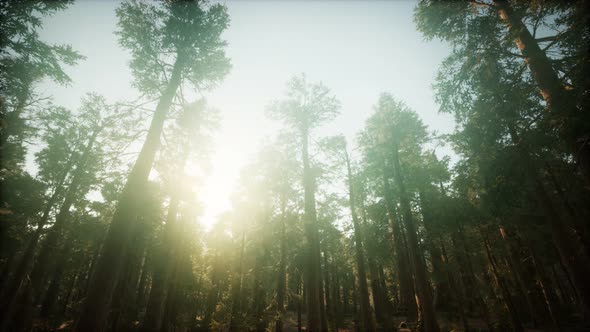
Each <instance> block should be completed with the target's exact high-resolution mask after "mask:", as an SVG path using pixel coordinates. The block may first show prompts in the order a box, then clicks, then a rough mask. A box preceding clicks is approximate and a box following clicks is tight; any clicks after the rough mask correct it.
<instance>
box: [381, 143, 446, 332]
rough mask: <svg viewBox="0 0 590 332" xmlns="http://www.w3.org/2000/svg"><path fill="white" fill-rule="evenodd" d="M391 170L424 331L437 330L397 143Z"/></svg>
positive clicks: (433, 331) (394, 148)
mask: <svg viewBox="0 0 590 332" xmlns="http://www.w3.org/2000/svg"><path fill="white" fill-rule="evenodd" d="M393 170H394V176H395V179H396V182H397V185H398V187H399V193H400V202H401V207H402V213H403V215H404V218H403V219H404V222H405V226H406V233H407V238H408V249H409V250H408V251H409V253H410V266H411V267H412V270H413V272H414V277H415V283H416V288H417V291H418V292H417V296H418V298H419V303H420V308H421V313H422V318H423V322H424V324H423V326H424V329H425V330H426V331H432V332H438V331H440V328H439V326H438V322H437V320H436V312H435V311H434V305H433V302H432V295H431V294H430V285H429V283H428V279H427V275H426V267H425V266H424V265H423V264H422V258H421V256H420V250H419V247H418V246H419V244H418V236H417V233H416V227H415V225H414V221H413V218H412V210H411V207H410V200H409V198H408V194H407V192H406V188H405V184H404V181H403V177H402V172H401V165H400V161H399V155H398V147H397V144H396V145H395V146H394V147H393Z"/></svg>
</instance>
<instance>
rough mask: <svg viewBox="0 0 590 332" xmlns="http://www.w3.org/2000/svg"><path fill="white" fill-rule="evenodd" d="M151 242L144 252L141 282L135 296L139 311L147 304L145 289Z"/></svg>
mask: <svg viewBox="0 0 590 332" xmlns="http://www.w3.org/2000/svg"><path fill="white" fill-rule="evenodd" d="M149 254H150V251H149V243H148V245H147V246H146V248H145V250H144V253H143V263H142V266H141V276H140V277H139V282H138V284H137V291H136V293H137V296H136V297H135V306H136V307H137V308H138V311H141V309H142V308H143V306H144V305H145V291H146V286H147V281H148V271H149V265H150V264H149V260H148V257H149Z"/></svg>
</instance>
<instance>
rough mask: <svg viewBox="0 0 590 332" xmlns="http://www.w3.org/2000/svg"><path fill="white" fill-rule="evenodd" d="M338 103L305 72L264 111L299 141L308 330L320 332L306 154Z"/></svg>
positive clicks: (316, 258) (318, 269)
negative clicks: (306, 251) (301, 167)
mask: <svg viewBox="0 0 590 332" xmlns="http://www.w3.org/2000/svg"><path fill="white" fill-rule="evenodd" d="M339 108H340V103H339V102H338V100H337V99H336V98H335V97H334V96H332V95H330V90H329V89H328V88H327V87H325V86H324V85H323V84H321V83H320V84H311V83H308V82H307V79H306V77H305V75H300V76H296V77H294V78H292V79H291V80H290V81H289V82H288V84H287V93H286V96H285V99H282V100H279V101H275V102H273V103H272V104H271V105H270V106H269V108H268V112H269V113H270V115H271V117H273V118H277V119H280V120H282V121H283V122H284V123H285V124H286V126H287V127H288V128H289V129H291V130H293V131H295V134H296V135H297V137H298V139H299V142H300V144H301V159H302V163H303V189H304V207H305V229H306V238H307V242H308V253H307V255H308V257H307V263H306V273H307V279H306V280H307V299H308V321H307V328H308V331H322V323H321V306H320V301H323V299H322V298H321V290H320V288H321V259H320V248H319V245H320V243H319V235H318V225H317V214H316V202H315V186H316V184H315V179H314V178H315V175H314V171H313V168H312V165H311V160H310V156H309V146H310V138H311V134H312V132H313V130H314V129H316V128H317V127H319V126H320V125H321V124H322V123H323V122H326V121H329V120H331V119H333V118H334V117H335V116H336V115H338V109H339Z"/></svg>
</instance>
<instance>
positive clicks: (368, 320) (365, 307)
mask: <svg viewBox="0 0 590 332" xmlns="http://www.w3.org/2000/svg"><path fill="white" fill-rule="evenodd" d="M344 153H345V157H346V170H347V175H348V176H347V177H348V178H347V180H348V204H349V207H350V214H351V216H352V226H353V229H354V241H355V254H356V268H357V272H358V278H359V290H360V304H361V322H360V323H361V324H360V326H361V329H362V330H363V331H375V330H376V326H375V317H374V316H373V308H372V307H371V304H370V303H369V287H368V285H367V273H366V272H365V253H364V249H363V240H362V239H363V235H362V230H361V227H360V225H359V220H358V216H357V214H356V209H355V196H354V195H355V192H354V188H353V183H352V170H351V168H350V159H349V157H348V152H347V151H344Z"/></svg>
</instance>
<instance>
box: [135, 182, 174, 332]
mask: <svg viewBox="0 0 590 332" xmlns="http://www.w3.org/2000/svg"><path fill="white" fill-rule="evenodd" d="M178 204H179V199H178V195H176V194H174V195H173V196H172V198H171V199H170V205H169V207H168V217H167V218H166V227H165V229H164V239H163V240H162V243H161V244H160V246H161V247H160V248H159V249H160V250H157V251H156V255H157V257H156V260H155V262H154V263H155V264H154V272H153V274H152V288H151V290H150V296H149V298H148V304H147V308H146V311H145V318H144V321H143V325H142V331H144V332H158V331H160V329H161V328H162V317H163V315H164V309H165V304H166V297H167V295H168V294H167V293H166V291H167V285H168V280H169V279H170V275H171V273H172V268H173V263H174V258H175V256H174V254H175V253H176V250H174V247H175V243H176V241H178V238H177V236H176V235H177V233H178V232H177V231H176V229H177V228H178V227H179V226H178V221H177V220H176V214H177V211H178Z"/></svg>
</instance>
